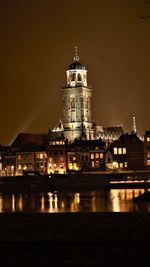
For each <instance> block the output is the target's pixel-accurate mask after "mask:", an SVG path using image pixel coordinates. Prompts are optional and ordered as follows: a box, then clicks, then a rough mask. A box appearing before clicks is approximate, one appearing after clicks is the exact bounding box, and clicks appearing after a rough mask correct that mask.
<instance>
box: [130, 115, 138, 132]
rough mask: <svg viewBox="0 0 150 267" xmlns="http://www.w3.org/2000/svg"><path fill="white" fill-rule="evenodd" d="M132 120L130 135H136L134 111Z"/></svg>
mask: <svg viewBox="0 0 150 267" xmlns="http://www.w3.org/2000/svg"><path fill="white" fill-rule="evenodd" d="M132 119H133V125H132V131H131V133H132V134H136V133H137V130H136V120H135V111H134V112H133V117H132Z"/></svg>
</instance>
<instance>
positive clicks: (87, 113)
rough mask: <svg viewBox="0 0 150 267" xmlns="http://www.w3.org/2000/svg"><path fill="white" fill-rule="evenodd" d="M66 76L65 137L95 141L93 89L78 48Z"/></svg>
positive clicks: (64, 104)
mask: <svg viewBox="0 0 150 267" xmlns="http://www.w3.org/2000/svg"><path fill="white" fill-rule="evenodd" d="M66 74H67V84H66V86H64V87H63V88H62V101H63V119H62V123H63V127H64V135H65V137H66V138H67V139H68V140H69V141H73V140H74V139H75V138H78V139H79V138H82V139H87V140H89V139H93V136H94V131H93V123H92V87H91V86H88V85H87V70H86V68H85V66H84V65H83V64H81V63H80V62H79V56H78V53H77V47H75V56H74V62H73V63H72V64H71V65H69V68H68V70H67V71H66Z"/></svg>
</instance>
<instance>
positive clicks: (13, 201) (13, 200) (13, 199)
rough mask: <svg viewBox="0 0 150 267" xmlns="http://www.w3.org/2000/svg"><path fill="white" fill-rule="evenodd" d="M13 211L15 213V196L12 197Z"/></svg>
mask: <svg viewBox="0 0 150 267" xmlns="http://www.w3.org/2000/svg"><path fill="white" fill-rule="evenodd" d="M12 211H13V212H14V211H15V195H14V194H13V195H12Z"/></svg>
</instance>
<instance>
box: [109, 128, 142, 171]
mask: <svg viewBox="0 0 150 267" xmlns="http://www.w3.org/2000/svg"><path fill="white" fill-rule="evenodd" d="M105 164H106V168H107V169H112V170H142V169H143V168H144V153H143V141H142V140H141V139H140V138H139V137H138V136H137V134H135V133H131V134H128V133H126V134H123V135H122V136H120V137H119V138H118V140H116V141H114V142H113V143H112V144H111V145H110V146H109V148H108V149H107V151H106V153H105Z"/></svg>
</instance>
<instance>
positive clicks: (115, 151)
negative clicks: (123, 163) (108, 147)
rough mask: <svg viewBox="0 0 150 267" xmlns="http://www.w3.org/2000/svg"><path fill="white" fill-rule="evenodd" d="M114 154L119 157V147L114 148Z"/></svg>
mask: <svg viewBox="0 0 150 267" xmlns="http://www.w3.org/2000/svg"><path fill="white" fill-rule="evenodd" d="M114 154H115V155H117V154H118V150H117V147H114Z"/></svg>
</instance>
